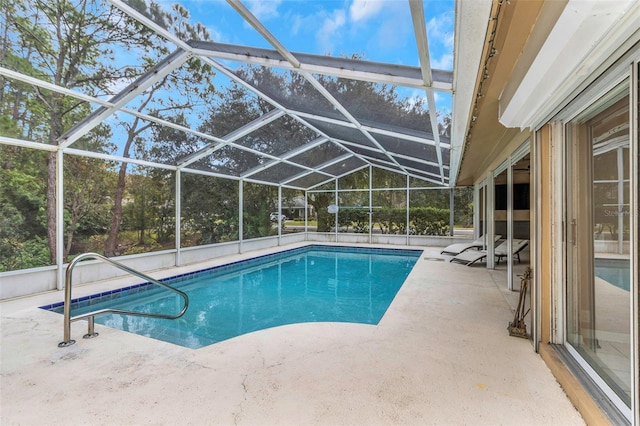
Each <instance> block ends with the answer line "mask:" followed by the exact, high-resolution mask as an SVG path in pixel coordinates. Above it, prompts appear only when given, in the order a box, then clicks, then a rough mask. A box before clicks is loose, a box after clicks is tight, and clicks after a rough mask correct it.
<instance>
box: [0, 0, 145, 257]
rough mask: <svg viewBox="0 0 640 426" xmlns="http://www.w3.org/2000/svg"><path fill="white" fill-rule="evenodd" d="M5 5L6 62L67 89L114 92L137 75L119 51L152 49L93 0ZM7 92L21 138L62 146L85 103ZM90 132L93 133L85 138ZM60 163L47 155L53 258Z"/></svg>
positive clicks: (14, 89) (15, 88) (21, 89)
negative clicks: (117, 56) (117, 54)
mask: <svg viewBox="0 0 640 426" xmlns="http://www.w3.org/2000/svg"><path fill="white" fill-rule="evenodd" d="M3 6H6V9H4V10H7V11H8V12H7V14H6V15H5V18H6V20H7V21H6V27H5V28H3V35H4V38H3V43H4V46H3V47H4V51H5V54H4V55H3V56H2V58H1V59H2V65H3V66H6V67H8V68H11V69H15V70H17V71H20V72H23V73H26V74H28V75H32V76H35V77H37V78H39V79H42V80H45V81H48V82H51V83H53V84H55V85H58V86H61V87H65V88H67V89H76V90H79V91H81V92H85V93H88V94H90V95H100V94H108V93H111V92H112V90H113V89H112V88H113V87H114V84H115V83H117V82H120V81H121V80H122V79H126V78H131V77H132V76H134V75H135V74H136V69H135V68H132V67H127V66H124V67H120V68H119V67H118V66H117V65H115V64H116V63H117V61H116V60H115V51H116V48H118V47H120V48H121V47H124V48H125V49H135V48H142V49H147V48H150V47H151V46H152V44H151V43H152V41H151V40H149V38H148V32H146V31H144V30H143V28H141V25H140V24H138V23H137V22H135V21H134V20H132V19H130V18H128V17H127V16H126V15H125V14H123V13H122V12H121V11H120V10H119V9H117V8H114V7H112V6H108V7H103V6H102V5H101V4H99V3H97V2H92V1H89V0H73V1H71V0H47V1H44V0H24V1H20V2H17V1H14V0H3ZM27 64H28V65H27ZM3 92H4V93H3V98H6V97H7V96H9V97H11V98H12V99H13V103H14V108H13V112H12V116H13V117H14V118H18V119H19V120H22V122H23V123H24V124H23V126H22V131H23V137H25V138H27V139H30V140H34V141H37V142H41V143H47V144H50V145H58V143H59V142H60V137H61V136H62V135H63V134H64V132H65V131H67V130H69V129H70V128H71V127H72V126H73V125H74V124H76V122H77V119H78V115H79V109H80V111H82V110H83V108H86V105H85V104H84V103H82V102H79V101H77V100H75V99H73V98H69V97H66V96H63V95H61V94H59V93H56V92H51V91H46V90H41V89H36V88H27V87H25V85H23V84H14V83H12V84H10V85H9V89H8V90H4V91H3ZM83 105H84V106H83ZM5 114H6V113H5ZM3 115H4V114H3ZM93 137H94V133H93V132H90V133H89V134H87V135H85V137H84V138H83V139H84V141H85V142H86V141H88V140H91V139H92V138H93ZM80 144H82V142H80ZM56 164H57V159H56V153H55V152H51V153H49V154H48V158H47V168H46V170H47V178H46V200H47V207H46V216H47V232H46V234H47V239H48V245H49V256H50V261H51V262H55V259H56V209H55V205H56Z"/></svg>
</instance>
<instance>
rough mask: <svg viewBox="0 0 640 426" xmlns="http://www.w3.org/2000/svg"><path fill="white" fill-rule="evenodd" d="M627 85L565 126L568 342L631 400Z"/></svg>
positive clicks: (624, 402)
mask: <svg viewBox="0 0 640 426" xmlns="http://www.w3.org/2000/svg"><path fill="white" fill-rule="evenodd" d="M628 93H629V83H628V81H627V82H625V83H622V84H620V85H619V86H618V87H617V88H616V89H615V90H613V91H611V92H610V93H609V94H608V95H607V96H605V97H604V98H603V99H601V100H600V101H598V102H597V103H596V104H594V105H593V106H592V107H590V108H589V109H588V110H586V111H585V112H583V113H582V114H580V115H579V116H578V117H576V118H574V119H573V120H572V121H571V122H569V123H568V125H567V127H566V131H567V158H568V166H569V167H568V172H569V173H568V175H567V184H568V188H567V189H568V192H567V194H568V199H567V218H566V224H567V226H566V241H567V343H568V344H569V346H570V347H571V348H573V350H574V351H575V354H576V355H577V357H578V359H579V360H580V361H581V362H582V363H583V364H584V363H586V364H587V366H588V368H590V369H591V370H592V372H593V373H594V379H596V382H598V383H600V384H601V386H602V387H603V390H604V391H605V392H607V393H609V394H610V396H611V397H612V400H614V401H615V402H617V403H618V404H617V405H618V406H619V408H620V409H621V410H622V411H623V412H625V413H628V414H629V413H630V410H629V407H630V405H631V382H632V380H631V379H632V377H631V338H630V337H631V335H630V321H631V304H630V272H629V271H630V263H631V262H630V261H631V259H630V255H629V253H630V236H629V230H630V220H629V219H630V218H629V202H630V186H629V165H630V163H629V140H630V130H629V95H628Z"/></svg>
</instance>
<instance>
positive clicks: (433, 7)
mask: <svg viewBox="0 0 640 426" xmlns="http://www.w3.org/2000/svg"><path fill="white" fill-rule="evenodd" d="M170 2H171V0H164V1H163V3H164V4H167V3H170ZM181 3H182V4H183V5H184V6H185V7H186V8H187V9H189V10H190V12H191V21H192V22H201V23H202V24H204V25H206V26H207V28H208V29H209V31H210V33H211V36H212V38H213V39H214V40H215V41H218V42H222V43H232V44H241V45H249V46H256V47H266V48H272V47H271V46H270V45H269V44H268V43H267V42H266V41H265V40H264V39H263V38H262V37H261V36H260V35H259V34H257V33H256V32H255V31H254V30H253V28H251V27H250V26H249V25H248V24H246V23H245V22H244V21H243V19H242V18H241V17H240V15H239V14H238V13H236V12H235V10H233V8H231V6H229V5H228V4H227V3H226V2H225V1H222V0H182V1H181ZM243 3H244V4H245V5H246V6H247V7H248V8H249V9H250V10H251V11H252V12H253V13H254V15H256V16H257V17H258V18H260V20H261V21H262V22H263V24H264V25H265V26H266V27H267V28H268V29H269V31H271V33H272V34H274V35H275V36H276V37H277V38H278V39H279V40H280V42H282V43H283V44H284V46H285V47H287V48H288V49H289V50H291V51H293V52H304V53H314V54H322V55H324V54H331V55H333V56H339V55H351V54H353V53H357V54H361V55H364V59H367V60H371V61H380V62H391V63H397V64H404V65H413V66H418V65H419V60H418V56H417V54H416V46H415V41H414V36H413V27H412V25H411V16H410V11H409V2H408V0H330V1H321V0H313V1H310V0H263V1H244V2H243ZM424 9H425V20H426V22H427V31H428V39H429V48H430V55H431V58H430V59H431V62H432V67H433V68H440V69H448V70H451V69H452V60H453V27H454V2H453V1H452V0H436V1H427V2H425V6H424Z"/></svg>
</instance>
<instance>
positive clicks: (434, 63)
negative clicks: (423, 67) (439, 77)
mask: <svg viewBox="0 0 640 426" xmlns="http://www.w3.org/2000/svg"><path fill="white" fill-rule="evenodd" d="M431 68H435V69H438V70H452V69H453V55H452V54H451V53H445V54H443V55H442V56H440V57H439V58H435V59H432V60H431Z"/></svg>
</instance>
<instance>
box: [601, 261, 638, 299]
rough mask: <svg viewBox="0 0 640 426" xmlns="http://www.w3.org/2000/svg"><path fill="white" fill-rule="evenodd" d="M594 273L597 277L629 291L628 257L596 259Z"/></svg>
mask: <svg viewBox="0 0 640 426" xmlns="http://www.w3.org/2000/svg"><path fill="white" fill-rule="evenodd" d="M595 273H596V276H597V277H598V278H602V279H603V280H605V281H607V282H609V283H611V284H613V285H615V286H616V287H620V288H621V289H623V290H627V291H629V288H630V281H631V275H630V274H631V273H630V263H629V260H628V259H627V260H624V259H596V260H595Z"/></svg>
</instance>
